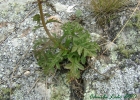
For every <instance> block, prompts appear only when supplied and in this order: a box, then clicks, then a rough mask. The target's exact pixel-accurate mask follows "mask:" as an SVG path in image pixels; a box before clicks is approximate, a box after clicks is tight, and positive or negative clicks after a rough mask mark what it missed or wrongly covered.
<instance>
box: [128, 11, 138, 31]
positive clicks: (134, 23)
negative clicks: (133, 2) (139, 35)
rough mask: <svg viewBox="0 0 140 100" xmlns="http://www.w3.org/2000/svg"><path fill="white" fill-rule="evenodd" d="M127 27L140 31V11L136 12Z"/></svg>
mask: <svg viewBox="0 0 140 100" xmlns="http://www.w3.org/2000/svg"><path fill="white" fill-rule="evenodd" d="M127 26H129V27H131V28H132V27H136V28H137V29H140V11H136V13H135V14H134V15H133V17H132V18H131V20H130V21H129V22H128V24H127Z"/></svg>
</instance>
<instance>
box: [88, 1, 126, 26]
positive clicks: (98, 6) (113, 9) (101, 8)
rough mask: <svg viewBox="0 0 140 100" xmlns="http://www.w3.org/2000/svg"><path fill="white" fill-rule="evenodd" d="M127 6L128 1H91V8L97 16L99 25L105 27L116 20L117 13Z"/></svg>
mask: <svg viewBox="0 0 140 100" xmlns="http://www.w3.org/2000/svg"><path fill="white" fill-rule="evenodd" d="M127 4H128V0H91V3H90V6H91V8H92V9H93V12H94V14H95V16H96V21H97V24H98V25H99V26H100V27H104V25H106V24H109V22H110V21H111V20H113V19H114V18H116V13H117V12H119V11H121V10H122V8H123V7H125V5H127Z"/></svg>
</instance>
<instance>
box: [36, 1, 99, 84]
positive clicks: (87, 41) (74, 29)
mask: <svg viewBox="0 0 140 100" xmlns="http://www.w3.org/2000/svg"><path fill="white" fill-rule="evenodd" d="M38 5H39V9H40V15H39V16H40V17H39V18H37V19H36V21H38V22H39V23H40V20H41V21H42V25H43V27H44V29H45V31H46V33H47V35H48V36H49V38H40V39H39V40H36V41H35V42H34V55H35V57H36V58H37V61H38V64H39V65H40V66H41V67H42V68H43V70H44V72H45V73H46V74H54V73H55V71H56V70H59V69H67V70H68V71H67V78H68V80H69V81H71V80H74V79H78V78H80V77H81V71H82V70H84V68H85V66H84V65H85V63H86V58H87V57H91V56H93V55H96V51H97V50H99V46H98V44H97V43H96V42H91V38H90V34H89V33H88V31H87V30H85V29H84V28H83V27H82V26H81V25H80V24H78V23H77V22H67V23H65V24H63V25H62V30H63V35H62V36H56V35H55V34H53V36H52V35H51V34H50V32H49V30H48V29H47V27H46V24H47V23H45V20H44V14H43V12H42V6H41V3H40V0H38ZM50 22H53V20H52V21H50ZM39 27H40V26H39Z"/></svg>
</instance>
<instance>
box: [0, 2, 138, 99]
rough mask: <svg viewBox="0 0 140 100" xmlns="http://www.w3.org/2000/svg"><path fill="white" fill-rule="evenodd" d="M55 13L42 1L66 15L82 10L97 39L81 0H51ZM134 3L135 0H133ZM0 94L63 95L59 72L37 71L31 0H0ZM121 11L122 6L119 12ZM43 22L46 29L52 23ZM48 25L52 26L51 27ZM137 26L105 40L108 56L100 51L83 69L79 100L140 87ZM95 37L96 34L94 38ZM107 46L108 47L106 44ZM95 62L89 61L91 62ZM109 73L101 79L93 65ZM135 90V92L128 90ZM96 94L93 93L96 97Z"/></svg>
mask: <svg viewBox="0 0 140 100" xmlns="http://www.w3.org/2000/svg"><path fill="white" fill-rule="evenodd" d="M51 2H52V3H53V4H54V5H55V7H56V11H57V12H58V13H57V14H56V13H55V12H54V11H52V9H50V8H49V7H46V6H45V5H44V7H45V8H44V12H49V13H50V14H52V15H53V16H57V17H58V18H60V20H61V21H62V22H65V21H67V20H68V19H69V18H70V16H71V15H72V14H74V13H75V11H76V10H79V9H81V10H82V19H83V23H84V27H85V28H87V29H88V30H89V32H91V36H92V38H93V41H94V40H95V39H97V37H98V38H99V39H100V37H101V35H102V34H101V33H102V30H100V29H98V28H97V27H96V25H95V19H94V17H92V16H91V15H92V13H91V12H90V10H89V9H88V7H87V6H83V5H85V2H84V1H82V0H52V1H51ZM133 2H134V5H135V4H137V1H133ZM0 8H2V9H0V12H1V13H0V100H1V98H2V100H69V96H70V90H69V86H68V84H66V82H65V75H61V77H59V78H55V79H56V80H55V81H53V80H52V79H53V78H54V76H51V77H48V76H47V77H46V76H44V75H43V74H42V72H41V71H40V69H39V66H38V65H37V61H36V59H35V58H34V56H33V53H32V50H33V41H34V40H35V39H37V38H38V37H40V36H43V35H45V32H44V30H43V28H41V29H38V30H37V31H36V32H33V31H32V29H33V28H34V26H35V25H36V22H33V19H32V17H33V16H34V15H35V14H36V13H39V12H38V7H37V3H36V2H34V0H24V1H23V0H0ZM123 13H127V12H122V13H120V14H123ZM128 17H129V16H127V14H126V15H125V14H123V15H122V16H121V17H120V18H118V19H117V20H118V21H119V22H120V24H119V25H117V26H115V27H112V28H111V29H110V30H111V31H109V32H112V33H114V34H112V36H113V35H114V36H115V35H116V34H117V32H118V31H119V30H120V28H121V27H122V26H123V25H124V23H125V22H126V20H127V18H128ZM54 26H55V25H54V24H49V25H48V27H49V29H50V30H51V29H54V28H53V27H54ZM51 31H52V30H51ZM139 37H140V30H139V29H138V28H135V27H126V28H125V29H124V30H123V32H122V33H121V34H120V35H119V37H118V39H117V41H116V43H112V42H110V41H108V42H107V45H106V46H105V47H106V48H108V49H109V53H110V55H109V56H105V55H104V56H102V57H100V58H99V59H98V60H96V61H94V60H95V59H94V58H93V59H92V61H90V63H91V65H92V66H91V69H88V70H86V71H85V73H84V74H83V79H84V83H85V94H84V96H85V97H84V100H94V96H95V94H96V95H97V96H102V95H106V96H107V97H108V98H106V100H110V99H109V97H110V98H111V96H112V95H113V94H114V95H115V96H121V97H120V98H119V97H118V98H115V96H114V95H113V96H112V98H113V100H127V98H124V96H125V95H126V94H139V93H140V45H139V44H140V38H139ZM97 40H98V39H97ZM110 47H111V48H110ZM93 62H95V63H93ZM95 69H97V70H98V71H99V72H100V73H102V74H105V75H107V76H109V77H110V78H109V79H106V78H105V77H104V76H102V75H100V74H99V73H97V72H96V71H95ZM134 96H135V95H134ZM96 100H97V99H96Z"/></svg>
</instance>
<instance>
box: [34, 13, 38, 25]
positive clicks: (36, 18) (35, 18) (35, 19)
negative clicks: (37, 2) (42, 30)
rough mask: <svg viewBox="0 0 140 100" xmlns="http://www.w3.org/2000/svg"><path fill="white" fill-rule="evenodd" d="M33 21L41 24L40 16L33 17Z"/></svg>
mask: <svg viewBox="0 0 140 100" xmlns="http://www.w3.org/2000/svg"><path fill="white" fill-rule="evenodd" d="M33 21H37V23H38V24H40V15H39V14H36V15H35V16H33Z"/></svg>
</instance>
